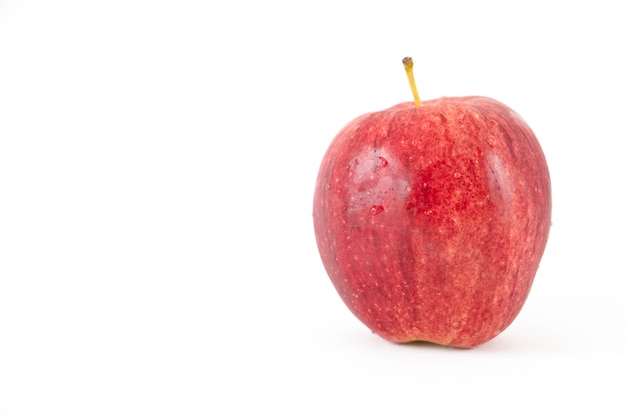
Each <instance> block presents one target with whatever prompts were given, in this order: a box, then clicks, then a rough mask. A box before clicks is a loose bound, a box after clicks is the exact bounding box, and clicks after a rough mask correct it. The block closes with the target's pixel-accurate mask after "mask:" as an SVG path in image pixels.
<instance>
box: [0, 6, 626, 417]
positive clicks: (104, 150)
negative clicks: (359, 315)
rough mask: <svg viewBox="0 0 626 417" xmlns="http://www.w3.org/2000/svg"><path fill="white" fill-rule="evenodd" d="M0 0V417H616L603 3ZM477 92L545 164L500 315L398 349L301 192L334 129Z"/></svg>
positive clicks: (618, 322)
mask: <svg viewBox="0 0 626 417" xmlns="http://www.w3.org/2000/svg"><path fill="white" fill-rule="evenodd" d="M581 4H582V2H577V1H573V2H564V1H563V2H560V1H557V2H550V1H541V2H533V1H529V2H517V3H511V2H502V1H471V2H468V1H461V0H459V1H410V2H409V1H405V2H402V1H386V2H380V1H377V2H373V1H362V2H345V4H344V3H341V2H333V4H327V3H324V2H321V3H319V2H308V3H299V2H288V1H279V0H268V1H251V0H249V1H241V2H237V1H232V2H225V1H222V2H218V1H208V2H205V1H192V0H181V1H178V2H172V1H168V2H166V1H161V0H151V1H148V0H109V1H106V2H92V1H82V0H57V1H46V0H21V1H18V0H0V416H2V417H21V416H38V417H41V416H46V417H48V416H49V417H54V416H63V417H71V416H76V417H78V416H80V417H85V416H124V417H125V416H154V417H159V416H177V417H179V416H254V415H262V416H320V415H350V416H359V415H364V416H381V415H428V414H431V415H435V414H436V415H453V414H457V415H458V414H459V413H463V414H464V415H478V414H481V415H573V413H576V415H579V414H580V415H598V416H618V415H624V414H625V413H626V406H625V405H624V402H623V399H622V398H621V397H623V391H624V373H625V372H626V353H625V352H626V335H625V332H626V307H625V304H624V301H623V300H624V297H625V296H626V285H625V284H624V280H625V279H626V271H625V268H624V266H623V265H624V263H623V261H624V257H625V255H626V254H625V249H626V244H625V243H626V242H625V239H624V236H625V233H626V229H625V225H626V222H625V220H624V212H625V211H626V198H625V193H626V191H625V190H626V187H625V180H626V163H625V162H624V157H625V156H626V155H625V154H626V145H625V142H626V128H625V127H624V126H625V124H624V117H625V116H624V115H625V114H626V102H625V100H624V93H625V90H626V81H625V79H626V78H625V76H624V74H626V54H625V53H624V47H625V46H626V29H625V26H624V24H623V13H622V12H620V11H619V10H621V9H618V8H616V7H618V6H615V7H613V6H612V4H617V3H615V2H610V1H608V0H607V1H602V0H600V1H594V2H590V3H589V2H586V4H588V5H585V6H582V5H581ZM406 55H410V56H412V57H413V59H414V61H415V63H416V64H415V65H416V66H415V72H416V78H417V83H418V88H419V89H420V94H421V96H422V98H423V99H429V98H437V97H440V96H446V95H447V96H454V95H486V96H491V97H493V98H496V99H498V100H500V101H503V102H504V103H506V104H508V105H509V106H511V107H512V108H514V109H515V110H516V111H517V112H518V113H520V114H521V115H522V116H523V117H524V118H525V119H526V121H527V122H528V123H529V124H530V125H531V126H532V128H533V130H534V131H535V133H536V135H537V136H538V138H539V140H540V142H541V144H542V146H543V149H544V152H545V154H546V157H547V160H548V163H549V166H550V170H551V175H552V186H553V205H554V210H553V227H552V230H551V236H550V241H549V243H548V248H547V250H546V253H545V255H544V259H543V261H542V264H541V267H540V269H539V272H538V274H537V277H536V280H535V285H534V286H533V289H532V291H531V294H530V297H529V299H528V301H527V303H526V305H525V307H524V309H523V310H522V313H521V314H520V315H519V316H518V318H517V320H516V321H515V322H514V323H513V324H512V325H511V326H510V327H509V328H508V329H507V330H506V331H505V332H504V333H503V334H501V335H500V336H498V337H497V338H496V339H494V340H493V341H491V342H489V343H487V344H485V345H483V346H481V347H478V348H476V349H473V350H456V349H450V348H441V347H436V346H430V345H423V344H420V345H409V346H400V345H394V344H391V343H388V342H385V341H384V340H382V339H380V338H378V337H377V336H374V335H372V334H371V333H370V332H369V331H368V330H367V329H366V328H365V327H364V326H363V325H362V324H361V323H360V322H358V321H357V320H356V319H355V318H354V317H353V316H352V315H351V314H350V313H349V311H348V310H347V308H346V307H345V306H344V305H343V304H342V302H341V301H340V299H339V297H338V296H337V294H336V292H335V290H334V288H333V287H332V285H331V284H330V281H329V279H328V277H327V276H326V273H325V271H324V269H323V267H322V265H321V262H320V260H319V256H318V253H317V248H316V246H315V239H314V235H313V229H312V218H311V210H312V198H313V189H314V182H315V178H316V175H317V169H318V166H319V162H320V161H321V158H322V155H323V153H324V151H325V149H326V147H327V146H328V144H329V143H330V141H331V140H332V138H333V137H334V135H335V134H336V133H337V132H338V130H339V129H340V128H341V127H342V126H343V125H344V124H345V123H347V122H348V121H350V120H351V119H352V118H354V117H356V116H358V115H360V114H362V113H365V112H369V111H374V110H381V109H383V108H386V107H389V106H391V105H394V104H396V103H399V102H402V101H408V100H411V93H410V90H409V87H408V84H407V82H406V76H405V74H404V71H403V68H402V64H401V60H402V58H403V57H404V56H406Z"/></svg>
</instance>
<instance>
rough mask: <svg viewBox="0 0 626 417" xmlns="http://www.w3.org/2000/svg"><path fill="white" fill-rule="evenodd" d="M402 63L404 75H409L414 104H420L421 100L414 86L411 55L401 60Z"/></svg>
mask: <svg viewBox="0 0 626 417" xmlns="http://www.w3.org/2000/svg"><path fill="white" fill-rule="evenodd" d="M402 63H403V64H404V70H405V71H406V76H407V77H409V84H410V85H411V91H412V92H413V98H414V99H415V105H416V106H417V107H419V106H421V104H422V100H420V96H419V94H417V87H416V86H415V77H413V59H412V58H411V57H408V56H407V57H406V58H404V59H403V60H402Z"/></svg>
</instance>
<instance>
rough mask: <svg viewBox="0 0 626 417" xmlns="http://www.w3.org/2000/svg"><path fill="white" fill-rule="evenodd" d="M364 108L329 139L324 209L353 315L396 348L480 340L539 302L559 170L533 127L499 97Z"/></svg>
mask: <svg viewBox="0 0 626 417" xmlns="http://www.w3.org/2000/svg"><path fill="white" fill-rule="evenodd" d="M404 64H405V70H406V72H407V75H408V77H409V81H410V84H411V88H412V90H413V95H414V98H415V100H414V101H413V102H409V103H401V104H398V105H396V106H393V107H391V108H388V109H387V110H383V111H378V112H373V113H368V114H365V115H362V116H360V117H358V118H356V119H354V120H353V121H351V122H350V123H348V124H347V125H346V126H345V127H344V128H343V129H342V130H341V131H340V132H339V133H338V134H337V136H336V137H335V138H334V140H333V141H332V142H331V144H330V146H329V148H328V150H327V151H326V154H325V156H324V159H323V161H322V163H321V166H320V169H319V174H318V177H317V182H316V186H315V195H314V203H313V221H314V229H315V237H316V241H317V246H318V249H319V253H320V256H321V260H322V262H323V264H324V267H325V269H326V271H327V273H328V275H329V277H330V279H331V281H332V283H333V285H334V286H335V288H336V290H337V292H338V293H339V296H340V297H341V299H342V300H343V302H344V303H345V304H346V305H347V307H348V308H349V309H350V310H351V311H352V313H354V315H355V316H356V317H357V318H358V319H359V320H360V321H362V322H363V323H364V324H365V325H366V326H367V327H369V329H371V330H372V331H373V332H374V333H376V334H378V335H380V336H381V337H383V338H385V339H387V340H389V341H392V342H396V343H405V342H411V341H425V342H431V343H436V344H440V345H447V346H453V347H457V348H472V347H475V346H478V345H480V344H482V343H485V342H486V341H488V340H491V339H492V338H494V337H495V336H497V335H498V334H499V333H501V332H502V331H503V330H504V329H506V328H507V327H508V326H509V325H510V324H511V322H512V321H513V320H514V319H515V317H516V316H517V315H518V313H519V312H520V310H521V308H522V306H523V304H524V302H525V300H526V299H527V297H528V294H529V291H530V289H531V285H532V283H533V280H534V277H535V274H536V271H537V268H538V267H539V262H540V260H541V257H542V255H543V252H544V249H545V247H546V243H547V240H548V234H549V230H550V225H551V207H552V203H551V191H550V175H549V172H548V166H547V164H546V159H545V157H544V154H543V151H542V149H541V147H540V145H539V142H538V141H537V138H536V137H535V135H534V133H533V132H532V130H531V128H530V127H529V126H528V125H527V124H526V122H525V121H524V120H523V119H522V118H521V117H520V116H519V115H518V114H517V113H516V112H514V111H513V110H511V109H510V108H509V107H507V106H506V105H504V104H502V103H500V102H498V101H496V100H493V99H491V98H487V97H479V96H472V97H444V98H439V99H436V100H429V101H424V102H421V100H420V99H419V95H418V94H417V90H416V88H415V82H414V78H413V71H412V68H413V62H412V60H411V59H410V58H405V60H404Z"/></svg>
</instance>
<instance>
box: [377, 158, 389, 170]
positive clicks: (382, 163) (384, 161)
mask: <svg viewBox="0 0 626 417" xmlns="http://www.w3.org/2000/svg"><path fill="white" fill-rule="evenodd" d="M378 159H379V160H380V166H381V167H383V168H384V167H386V166H387V164H388V162H387V160H386V159H385V158H383V157H382V156H379V157H378Z"/></svg>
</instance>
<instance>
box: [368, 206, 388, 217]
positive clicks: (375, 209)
mask: <svg viewBox="0 0 626 417" xmlns="http://www.w3.org/2000/svg"><path fill="white" fill-rule="evenodd" d="M381 211H385V208H384V207H383V206H372V208H371V209H370V213H371V214H373V215H374V216H375V215H377V214H378V213H380V212H381Z"/></svg>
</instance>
